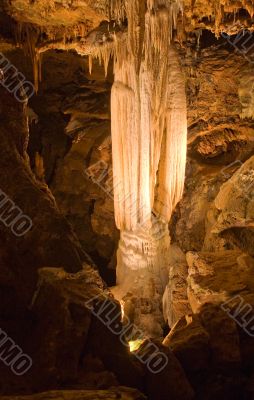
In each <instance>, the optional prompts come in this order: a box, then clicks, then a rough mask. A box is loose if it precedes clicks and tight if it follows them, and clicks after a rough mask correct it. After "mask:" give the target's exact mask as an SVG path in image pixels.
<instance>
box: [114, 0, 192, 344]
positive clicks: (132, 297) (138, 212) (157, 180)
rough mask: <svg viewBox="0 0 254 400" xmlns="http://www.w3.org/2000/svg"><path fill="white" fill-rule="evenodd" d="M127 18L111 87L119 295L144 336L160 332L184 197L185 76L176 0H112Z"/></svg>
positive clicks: (115, 54) (118, 15)
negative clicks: (175, 221) (174, 227)
mask: <svg viewBox="0 0 254 400" xmlns="http://www.w3.org/2000/svg"><path fill="white" fill-rule="evenodd" d="M113 2H114V4H115V17H116V19H121V18H123V15H124V13H126V17H127V19H128V32H127V35H126V37H125V40H122V41H121V42H118V41H117V40H116V48H115V50H114V74H115V80H114V84H113V87H112V94H111V124H112V128H111V131H112V158H113V178H114V207H115V220H116V225H117V227H118V228H119V229H120V231H121V236H120V241H119V247H118V252H117V284H118V285H117V287H116V288H115V295H116V297H117V298H118V299H122V300H123V304H124V306H123V309H124V312H125V314H127V315H128V316H129V317H131V318H132V322H134V324H135V325H136V326H138V327H139V328H140V329H141V331H142V332H143V336H147V335H148V336H150V337H151V336H154V337H159V336H162V329H161V328H162V325H163V317H162V312H161V308H162V305H161V299H162V295H163V291H164V289H165V286H166V283H167V277H168V273H167V267H168V251H169V245H170V238H169V232H168V222H169V220H170V217H171V214H172V211H173V209H174V207H175V205H176V204H177V202H178V201H179V200H180V198H181V196H182V192H183V186H184V176H185V163H186V137H187V116H186V96H185V83H184V78H183V76H182V73H181V68H180V64H179V60H178V56H177V52H176V50H175V48H174V46H173V45H172V43H171V39H172V31H173V28H174V26H175V25H176V17H177V14H178V12H179V11H180V9H181V7H180V2H179V1H178V0H176V1H173V0H126V1H125V2H124V6H125V7H124V8H121V5H122V4H123V2H121V1H119V0H114V1H113Z"/></svg>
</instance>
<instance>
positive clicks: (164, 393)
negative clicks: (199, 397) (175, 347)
mask: <svg viewBox="0 0 254 400" xmlns="http://www.w3.org/2000/svg"><path fill="white" fill-rule="evenodd" d="M149 343H150V345H151V343H152V344H154V345H155V346H156V347H157V353H156V351H154V348H153V347H152V346H150V350H149V345H148V344H149ZM151 349H152V350H151ZM151 351H152V354H153V356H152V357H151V354H150V352H151ZM137 353H138V355H139V356H140V357H141V358H142V360H143V362H142V363H143V364H144V371H145V378H144V380H145V390H146V392H147V394H148V398H149V399H150V400H157V399H160V400H167V399H168V397H169V395H170V399H172V400H185V399H186V400H187V399H193V398H194V392H193V389H192V387H191V385H190V383H189V382H188V380H187V378H186V376H185V373H184V371H183V369H182V367H181V365H180V363H179V361H178V360H177V358H176V357H175V356H174V354H173V353H172V351H171V350H169V349H168V348H166V347H165V346H162V345H161V344H160V342H157V341H145V342H144V343H143V344H142V345H141V347H140V348H139V349H138V351H137ZM156 354H157V358H156ZM159 354H163V355H164V357H166V360H167V363H166V364H165V367H164V368H162V367H161V371H159V372H157V373H155V371H156V366H157V368H158V370H159V368H160V366H161V363H160V362H159V361H158V360H159ZM149 356H150V357H151V360H152V359H154V362H149ZM153 366H154V370H153Z"/></svg>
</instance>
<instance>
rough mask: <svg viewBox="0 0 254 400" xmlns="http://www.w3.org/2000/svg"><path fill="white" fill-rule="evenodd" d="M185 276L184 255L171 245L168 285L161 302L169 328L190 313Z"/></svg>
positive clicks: (186, 273) (186, 268)
mask: <svg viewBox="0 0 254 400" xmlns="http://www.w3.org/2000/svg"><path fill="white" fill-rule="evenodd" d="M172 253H174V254H172ZM187 276H188V266H187V263H186V258H185V255H184V254H183V253H182V252H181V250H180V249H179V248H177V246H173V245H171V246H170V249H169V277H168V284H167V286H166V289H165V291H164V294H163V300H162V301H163V314H164V319H165V321H167V322H168V325H169V326H170V327H172V326H173V325H174V324H175V323H176V322H177V321H178V320H179V319H180V318H181V317H182V316H184V315H185V314H188V313H189V312H191V309H190V305H189V300H188V297H187Z"/></svg>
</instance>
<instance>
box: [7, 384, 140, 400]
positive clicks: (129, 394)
mask: <svg viewBox="0 0 254 400" xmlns="http://www.w3.org/2000/svg"><path fill="white" fill-rule="evenodd" d="M116 398H117V399H119V400H145V399H146V397H145V396H143V395H142V394H141V393H138V391H136V390H134V389H130V388H125V387H120V388H112V389H110V390H100V391H98V390H65V391H64V390H59V391H50V392H44V393H38V394H33V395H31V396H2V397H1V400H32V399H33V400H48V399H52V400H93V399H101V400H113V399H116Z"/></svg>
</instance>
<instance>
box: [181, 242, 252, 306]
mask: <svg viewBox="0 0 254 400" xmlns="http://www.w3.org/2000/svg"><path fill="white" fill-rule="evenodd" d="M187 262H188V265H189V276H188V298H189V300H190V304H191V307H192V310H193V311H194V312H197V311H198V310H199V309H200V307H201V306H202V305H203V304H205V303H217V304H219V303H223V302H225V301H226V300H228V299H229V298H230V297H233V296H234V294H235V293H240V294H241V295H242V296H243V297H245V296H249V295H250V294H252V292H253V278H252V274H253V268H254V260H253V258H252V257H250V256H248V255H246V254H244V253H241V252H240V251H239V250H228V251H221V252H216V253H191V252H190V253H187Z"/></svg>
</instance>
